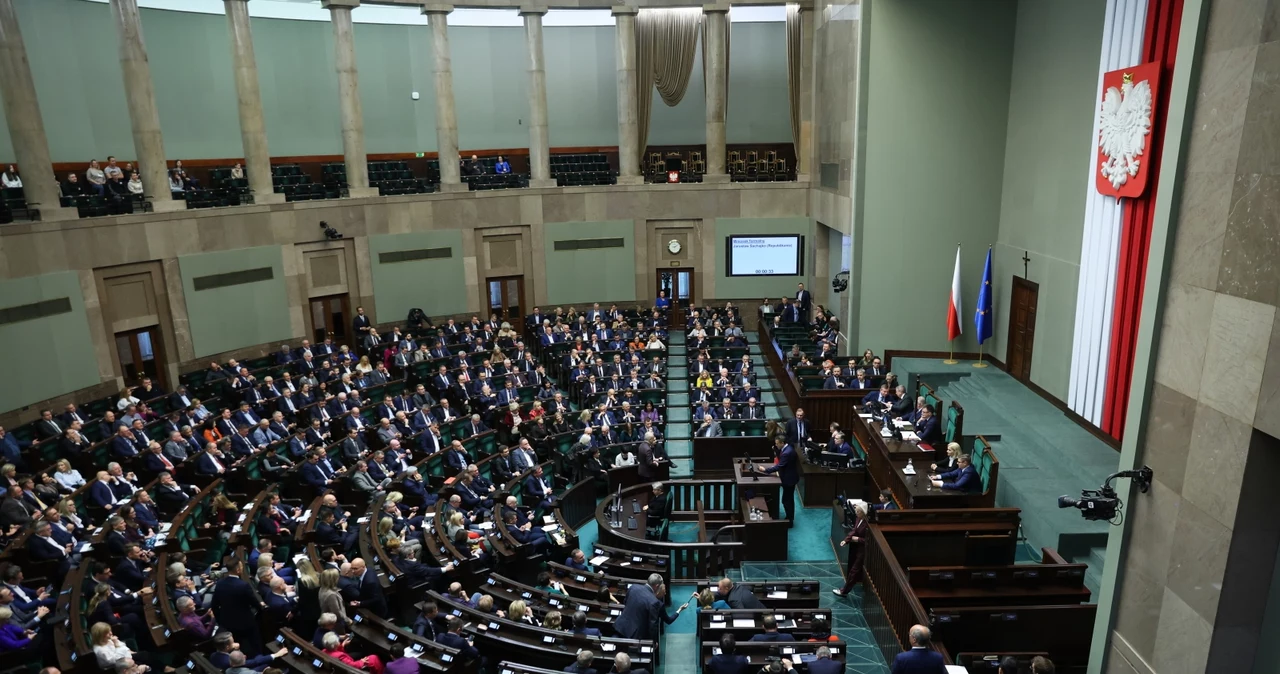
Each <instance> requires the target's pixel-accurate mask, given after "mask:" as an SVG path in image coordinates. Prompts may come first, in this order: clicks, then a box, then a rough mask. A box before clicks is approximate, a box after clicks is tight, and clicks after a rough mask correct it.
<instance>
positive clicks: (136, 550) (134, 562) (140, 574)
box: [114, 543, 151, 592]
mask: <svg viewBox="0 0 1280 674" xmlns="http://www.w3.org/2000/svg"><path fill="white" fill-rule="evenodd" d="M150 571H151V566H150V565H148V564H147V562H146V561H145V560H144V559H143V558H142V547H141V546H139V545H138V544H137V543H129V544H128V545H126V546H125V547H124V559H122V560H120V564H119V565H118V566H117V567H116V570H115V574H114V575H115V579H116V580H118V581H120V582H121V583H122V584H124V586H125V587H127V588H129V589H130V590H132V591H134V592H137V591H138V590H141V589H142V586H143V585H144V584H145V583H146V581H147V573H148V572H150Z"/></svg>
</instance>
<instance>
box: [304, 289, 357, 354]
mask: <svg viewBox="0 0 1280 674" xmlns="http://www.w3.org/2000/svg"><path fill="white" fill-rule="evenodd" d="M351 320H352V319H351V301H350V300H349V299H348V298H347V296H346V295H328V296H325V297H313V298H311V342H312V343H313V344H319V343H321V342H323V341H324V340H325V338H326V337H333V343H334V344H348V345H350V344H349V343H350V340H351V339H352V337H351V335H350V332H351Z"/></svg>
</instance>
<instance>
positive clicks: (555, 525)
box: [542, 524, 560, 531]
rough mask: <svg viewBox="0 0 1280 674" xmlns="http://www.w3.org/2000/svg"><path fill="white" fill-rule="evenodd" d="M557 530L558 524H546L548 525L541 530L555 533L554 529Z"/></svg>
mask: <svg viewBox="0 0 1280 674" xmlns="http://www.w3.org/2000/svg"><path fill="white" fill-rule="evenodd" d="M559 528H560V525H559V524H548V525H546V526H544V527H542V530H543V531H555V530H556V529H559Z"/></svg>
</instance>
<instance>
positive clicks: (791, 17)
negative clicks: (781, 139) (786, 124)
mask: <svg viewBox="0 0 1280 674" xmlns="http://www.w3.org/2000/svg"><path fill="white" fill-rule="evenodd" d="M803 32H804V27H803V25H802V23H801V22H800V6H799V5H794V4H788V5H787V97H788V99H789V101H790V103H791V105H790V106H789V107H790V109H791V144H792V145H794V146H795V152H796V156H797V157H799V156H800V60H801V58H802V57H803V55H802V53H801V51H800V49H801V48H802V45H801V44H800V43H801V41H802V34H803Z"/></svg>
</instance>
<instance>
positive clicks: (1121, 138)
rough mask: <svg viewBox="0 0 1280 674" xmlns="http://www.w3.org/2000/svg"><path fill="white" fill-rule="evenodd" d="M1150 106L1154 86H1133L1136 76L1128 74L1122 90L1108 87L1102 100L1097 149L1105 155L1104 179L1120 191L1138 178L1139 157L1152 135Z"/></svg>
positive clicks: (1142, 83) (1103, 162)
mask: <svg viewBox="0 0 1280 674" xmlns="http://www.w3.org/2000/svg"><path fill="white" fill-rule="evenodd" d="M1151 105H1152V101H1151V83H1150V82H1148V81H1147V80H1143V81H1141V82H1138V83H1137V84H1134V83H1133V76H1132V75H1127V74H1126V75H1125V76H1124V84H1122V85H1121V88H1120V89H1117V88H1115V87H1108V88H1107V93H1106V94H1105V95H1104V96H1103V97H1102V117H1101V119H1100V120H1099V121H1100V123H1099V125H1098V127H1099V131H1098V148H1099V149H1100V150H1101V151H1102V154H1104V155H1106V159H1104V160H1103V161H1102V177H1104V178H1106V179H1107V180H1108V181H1110V182H1111V186H1112V187H1115V188H1117V189H1119V188H1120V186H1121V185H1123V184H1125V183H1126V182H1128V181H1129V178H1131V177H1133V176H1136V175H1138V166H1139V160H1138V157H1139V155H1141V154H1142V148H1143V145H1144V144H1145V142H1146V136H1147V135H1148V134H1150V133H1151Z"/></svg>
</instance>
